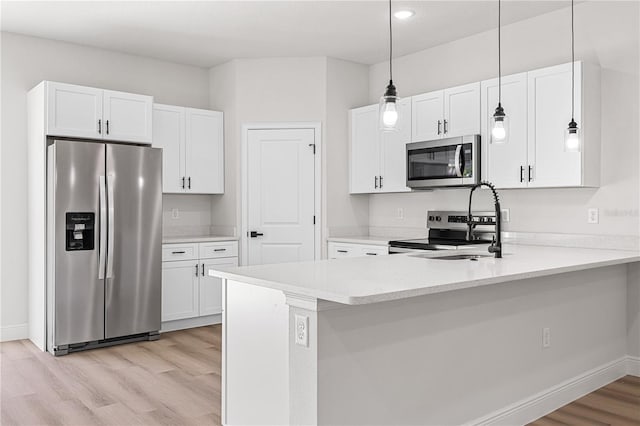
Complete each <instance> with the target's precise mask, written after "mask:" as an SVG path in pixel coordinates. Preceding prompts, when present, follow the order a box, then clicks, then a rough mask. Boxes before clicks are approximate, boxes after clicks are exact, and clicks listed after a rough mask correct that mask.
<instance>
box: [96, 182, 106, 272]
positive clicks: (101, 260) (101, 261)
mask: <svg viewBox="0 0 640 426" xmlns="http://www.w3.org/2000/svg"><path fill="white" fill-rule="evenodd" d="M106 255H107V182H106V179H105V176H100V246H99V248H98V279H99V280H103V279H104V266H105V257H106Z"/></svg>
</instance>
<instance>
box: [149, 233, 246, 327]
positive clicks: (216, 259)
mask: <svg viewBox="0 0 640 426" xmlns="http://www.w3.org/2000/svg"><path fill="white" fill-rule="evenodd" d="M237 265H238V243H237V241H222V242H207V243H185V244H164V245H163V246H162V321H163V323H164V322H168V321H177V320H189V319H192V320H193V319H195V320H194V321H193V322H191V323H188V322H183V323H181V324H180V325H178V326H176V325H173V326H171V327H170V328H171V329H177V328H188V327H191V326H200V325H204V324H209V323H212V321H211V320H210V319H205V320H206V321H205V322H202V321H198V320H199V319H200V318H202V317H210V316H212V315H217V314H220V313H222V282H221V280H220V279H219V278H214V277H209V276H208V275H207V271H208V269H209V268H211V267H215V266H218V267H220V266H237ZM163 329H166V326H165V325H163Z"/></svg>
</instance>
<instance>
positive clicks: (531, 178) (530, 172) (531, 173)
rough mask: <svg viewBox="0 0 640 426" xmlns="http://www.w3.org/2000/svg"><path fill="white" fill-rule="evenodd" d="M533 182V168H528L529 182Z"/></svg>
mask: <svg viewBox="0 0 640 426" xmlns="http://www.w3.org/2000/svg"><path fill="white" fill-rule="evenodd" d="M532 180H533V166H529V182H531V181H532Z"/></svg>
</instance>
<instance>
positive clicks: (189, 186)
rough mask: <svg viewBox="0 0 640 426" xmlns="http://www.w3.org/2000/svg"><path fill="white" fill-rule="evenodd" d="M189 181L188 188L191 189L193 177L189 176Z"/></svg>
mask: <svg viewBox="0 0 640 426" xmlns="http://www.w3.org/2000/svg"><path fill="white" fill-rule="evenodd" d="M188 181H189V185H188V188H189V189H191V176H189V179H188Z"/></svg>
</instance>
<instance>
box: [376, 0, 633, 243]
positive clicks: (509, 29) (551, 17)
mask: <svg viewBox="0 0 640 426" xmlns="http://www.w3.org/2000/svg"><path fill="white" fill-rule="evenodd" d="M509 7H510V4H509V2H506V3H505V4H504V8H503V13H504V15H508V14H509ZM575 23H576V58H577V59H578V60H585V61H590V62H593V63H596V64H600V66H601V67H602V156H601V160H602V183H601V187H600V188H599V189H554V190H550V189H545V190H539V189H536V190H527V189H525V190H503V191H501V198H502V206H503V207H505V208H510V209H511V222H510V223H508V224H506V226H505V230H511V231H526V232H562V233H583V234H608V235H623V234H624V235H635V236H639V235H640V226H639V223H638V218H639V214H638V205H639V200H640V199H639V191H638V182H639V174H638V170H639V168H638V167H637V164H638V158H639V154H640V150H639V147H640V143H639V132H638V115H639V109H638V88H639V84H638V62H639V57H638V50H639V38H640V37H639V28H640V23H639V5H638V3H637V2H613V1H603V2H600V1H593V2H585V3H581V4H578V5H576V8H575ZM569 25H570V9H568V8H566V9H562V10H558V11H555V12H552V13H549V14H546V15H541V16H538V17H535V18H532V19H528V20H526V21H521V22H518V23H515V24H512V25H509V26H506V27H504V29H503V32H502V40H503V54H502V61H503V73H504V74H510V73H516V72H521V71H526V70H529V69H535V68H541V67H545V66H550V65H555V64H559V63H565V62H569V61H570V32H569V29H570V26H569ZM396 43H398V44H400V43H402V40H396ZM496 74H497V39H496V31H489V32H485V33H481V34H477V35H474V36H471V37H468V38H465V39H462V40H458V41H454V42H451V43H448V44H445V45H441V46H437V47H434V48H431V49H428V50H425V51H421V52H418V53H415V54H411V55H407V56H404V57H401V58H398V59H396V60H394V82H395V83H396V86H397V87H398V91H399V94H400V96H410V95H415V94H419V93H423V92H427V91H430V90H437V89H442V88H445V87H451V86H455V85H458V84H464V83H469V82H473V81H480V80H484V79H489V78H494V77H495V76H496ZM387 80H388V62H387V63H380V64H376V65H373V66H372V67H371V68H370V78H369V82H370V90H369V103H374V102H376V101H377V99H378V98H379V96H380V95H381V93H382V91H383V90H384V86H385V84H386V81H387ZM505 108H506V110H507V113H508V108H509V106H508V105H505ZM467 197H468V190H445V191H435V192H428V193H413V194H392V195H387V194H378V195H371V196H370V202H369V214H370V216H369V224H370V226H372V227H389V226H391V227H396V226H397V227H424V226H425V211H426V210H427V209H450V208H454V209H463V210H464V209H465V206H466V204H467V201H468V200H467ZM477 198H478V200H477V201H478V206H479V207H482V205H483V204H482V202H481V201H480V198H481V197H477ZM488 201H489V200H486V202H485V203H484V204H485V206H486V205H488V204H489V203H488ZM398 207H402V208H403V209H404V215H405V219H404V220H400V219H397V218H395V216H396V211H397V208H398ZM589 207H598V208H600V224H599V225H589V224H587V208H589Z"/></svg>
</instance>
